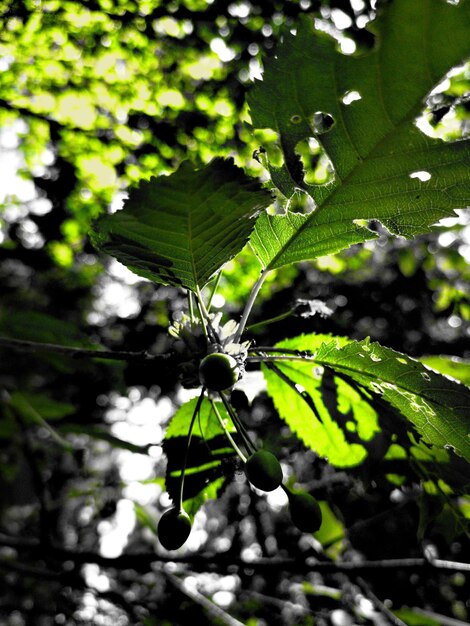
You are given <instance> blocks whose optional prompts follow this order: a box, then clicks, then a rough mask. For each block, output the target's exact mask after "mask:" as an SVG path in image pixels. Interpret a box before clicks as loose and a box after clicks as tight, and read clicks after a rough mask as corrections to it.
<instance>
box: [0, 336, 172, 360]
mask: <svg viewBox="0 0 470 626" xmlns="http://www.w3.org/2000/svg"><path fill="white" fill-rule="evenodd" d="M0 346H3V347H5V348H11V349H12V350H25V351H28V352H54V353H56V354H67V355H68V356H71V357H72V358H84V357H85V358H92V359H108V360H112V361H156V360H161V361H164V360H166V359H169V358H170V356H171V353H169V352H167V353H165V354H150V353H149V352H147V351H146V350H142V352H123V351H113V350H101V349H97V350H93V349H89V348H76V347H73V346H62V345H59V344H55V343H40V342H37V341H26V340H24V339H10V338H7V337H0Z"/></svg>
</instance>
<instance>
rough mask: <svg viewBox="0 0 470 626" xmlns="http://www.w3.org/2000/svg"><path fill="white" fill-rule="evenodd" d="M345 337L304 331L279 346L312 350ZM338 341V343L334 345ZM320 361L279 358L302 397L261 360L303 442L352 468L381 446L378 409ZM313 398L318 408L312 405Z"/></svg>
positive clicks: (271, 388)
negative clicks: (283, 359)
mask: <svg viewBox="0 0 470 626" xmlns="http://www.w3.org/2000/svg"><path fill="white" fill-rule="evenodd" d="M336 340H337V341H338V343H339V344H340V345H341V344H344V345H345V344H346V343H347V340H346V339H339V338H337V339H335V340H332V338H331V337H329V336H323V335H305V336H302V337H296V338H293V339H288V340H286V341H282V342H280V343H279V344H277V346H276V347H279V348H286V349H289V350H299V351H303V350H307V351H311V352H312V351H314V350H317V349H318V348H320V346H322V345H323V344H324V343H327V344H329V343H330V342H331V341H336ZM335 345H336V344H335ZM317 363H318V361H317V360H316V359H315V362H311V361H310V362H309V361H305V360H302V359H301V358H299V360H289V361H279V362H277V363H276V367H277V368H279V370H280V371H281V372H282V373H283V374H285V376H287V377H288V378H289V379H290V380H291V381H292V382H293V383H295V384H297V385H299V387H300V388H301V389H303V391H304V392H305V394H304V396H303V397H302V396H301V395H300V394H299V393H298V392H296V391H295V390H294V389H293V388H292V386H290V385H289V384H288V383H287V382H286V381H285V380H282V378H280V377H279V376H277V375H276V373H275V372H273V371H272V370H271V369H269V368H268V367H267V365H266V364H263V372H264V376H265V378H266V381H267V391H268V394H269V395H270V396H271V397H272V399H273V401H274V405H275V407H276V410H277V411H278V413H279V415H280V416H281V417H282V418H283V419H284V420H285V422H286V423H287V424H288V426H289V427H290V429H291V430H292V431H293V432H294V433H295V434H296V435H297V436H298V437H299V438H300V439H301V440H302V441H303V442H304V443H305V445H306V446H308V447H309V448H311V449H312V450H315V451H316V452H317V453H318V454H319V455H320V456H324V457H326V458H327V459H328V461H329V462H330V463H332V464H333V465H335V466H337V467H351V466H354V465H357V464H359V463H361V461H363V460H364V459H365V458H366V457H367V450H368V449H369V450H374V448H376V447H377V442H376V441H375V439H376V438H377V437H378V438H380V432H381V430H380V426H379V423H378V416H377V411H376V409H375V408H374V407H373V406H371V403H370V402H369V401H368V400H367V398H364V397H362V396H361V394H360V393H358V391H357V390H356V389H354V388H353V387H352V386H351V385H350V384H348V383H347V382H346V381H345V380H342V379H338V378H336V377H335V376H334V375H331V373H329V372H325V371H323V370H322V368H319V367H318V365H317ZM312 402H313V403H314V410H312Z"/></svg>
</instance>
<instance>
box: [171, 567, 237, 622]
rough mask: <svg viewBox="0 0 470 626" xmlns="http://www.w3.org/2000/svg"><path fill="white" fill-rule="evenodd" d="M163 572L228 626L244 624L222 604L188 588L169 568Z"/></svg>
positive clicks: (189, 596) (211, 614) (192, 598)
mask: <svg viewBox="0 0 470 626" xmlns="http://www.w3.org/2000/svg"><path fill="white" fill-rule="evenodd" d="M162 573H163V575H164V576H165V578H167V580H169V581H170V582H171V584H172V585H173V586H174V587H176V588H177V589H178V591H180V592H181V593H182V594H184V595H185V596H187V597H188V598H190V599H191V600H192V601H193V602H196V603H197V604H199V605H200V606H202V608H203V609H205V611H207V613H208V614H209V615H210V616H211V617H212V618H214V619H215V620H217V621H219V622H221V623H222V624H225V625H226V626H243V624H242V622H239V621H238V620H237V619H235V618H234V617H232V616H231V615H229V614H228V613H226V612H225V611H224V610H223V609H221V608H220V606H217V605H216V604H214V603H213V602H211V601H210V600H209V599H208V598H206V596H203V595H202V594H201V593H199V592H198V591H196V589H188V587H186V586H185V584H184V582H183V581H181V580H180V579H179V578H178V577H177V576H175V575H174V574H172V573H171V572H169V571H168V570H167V569H165V568H164V569H163V570H162Z"/></svg>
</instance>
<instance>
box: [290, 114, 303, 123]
mask: <svg viewBox="0 0 470 626" xmlns="http://www.w3.org/2000/svg"><path fill="white" fill-rule="evenodd" d="M290 121H291V124H300V122H301V121H302V118H301V116H300V115H293V116H292V117H291V118H290Z"/></svg>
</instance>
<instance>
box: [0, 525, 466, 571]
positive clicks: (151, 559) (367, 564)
mask: <svg viewBox="0 0 470 626" xmlns="http://www.w3.org/2000/svg"><path fill="white" fill-rule="evenodd" d="M0 546H8V547H11V548H14V549H16V550H18V551H24V552H31V554H34V555H37V556H38V557H41V558H43V559H45V558H47V557H50V558H51V559H55V560H57V559H58V560H63V561H66V560H68V561H73V562H74V563H75V564H80V565H81V564H83V563H96V564H97V565H101V566H102V567H113V568H116V569H128V568H129V569H135V570H137V571H149V570H151V569H152V565H153V564H154V563H180V564H182V565H191V567H192V568H193V569H198V568H200V569H201V571H207V570H210V569H215V570H216V571H220V570H230V569H232V568H233V567H240V568H247V569H250V570H257V571H263V570H268V569H272V568H277V569H278V570H285V571H293V572H324V573H339V572H341V573H347V572H352V573H355V574H360V573H361V572H370V571H379V570H395V569H408V570H428V571H433V570H434V571H435V570H451V571H454V572H470V563H459V562H456V561H445V560H441V559H432V560H428V559H426V558H424V557H415V558H403V559H381V560H377V561H362V562H356V561H345V562H343V563H339V562H335V563H333V562H323V561H322V562H320V563H319V562H316V561H314V560H312V559H311V558H307V559H305V560H304V561H301V560H299V559H298V558H292V559H289V558H286V559H283V558H264V559H258V560H256V561H245V560H244V559H240V558H238V559H236V558H228V557H225V556H224V555H220V554H206V555H197V554H196V555H191V556H187V557H176V556H159V555H156V554H154V553H151V552H150V550H147V551H145V552H134V553H129V554H122V555H121V556H118V557H113V558H110V557H105V556H102V555H101V554H98V553H96V552H91V551H74V550H68V549H65V548H61V547H58V546H50V547H49V546H48V547H47V549H46V548H45V547H43V546H41V544H40V543H39V542H38V541H37V540H34V539H22V538H18V537H12V536H9V535H5V534H3V533H0Z"/></svg>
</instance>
